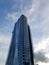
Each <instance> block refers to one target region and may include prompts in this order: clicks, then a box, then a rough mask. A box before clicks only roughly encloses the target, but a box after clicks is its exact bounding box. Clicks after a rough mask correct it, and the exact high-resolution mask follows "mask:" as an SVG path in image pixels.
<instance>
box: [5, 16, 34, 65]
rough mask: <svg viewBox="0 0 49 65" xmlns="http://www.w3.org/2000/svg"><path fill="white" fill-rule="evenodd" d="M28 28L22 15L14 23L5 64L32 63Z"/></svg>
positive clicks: (28, 64)
mask: <svg viewBox="0 0 49 65" xmlns="http://www.w3.org/2000/svg"><path fill="white" fill-rule="evenodd" d="M30 39H31V37H30V29H29V26H28V24H27V18H26V17H25V16H24V15H22V16H21V17H20V18H19V19H18V21H17V22H16V23H15V27H14V31H13V36H12V41H11V46H10V50H9V54H8V58H7V62H6V65H34V62H33V51H32V47H31V44H32V43H31V40H30Z"/></svg>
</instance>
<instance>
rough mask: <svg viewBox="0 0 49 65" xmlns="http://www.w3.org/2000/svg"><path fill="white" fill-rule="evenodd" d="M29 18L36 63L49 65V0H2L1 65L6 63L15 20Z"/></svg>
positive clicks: (0, 24)
mask: <svg viewBox="0 0 49 65" xmlns="http://www.w3.org/2000/svg"><path fill="white" fill-rule="evenodd" d="M21 14H24V15H25V16H26V17H27V19H28V24H29V25H30V29H31V37H32V42H33V47H34V58H35V64H36V63H37V64H39V65H49V0H0V65H5V63H6V59H7V55H8V51H9V46H10V42H11V37H12V31H13V28H14V24H15V22H16V21H17V20H18V18H19V17H20V16H21Z"/></svg>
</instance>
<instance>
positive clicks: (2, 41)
mask: <svg viewBox="0 0 49 65" xmlns="http://www.w3.org/2000/svg"><path fill="white" fill-rule="evenodd" d="M10 40H11V37H10V36H9V35H4V34H1V33H0V65H4V64H5V62H6V58H7V54H8V50H9V45H10Z"/></svg>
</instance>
